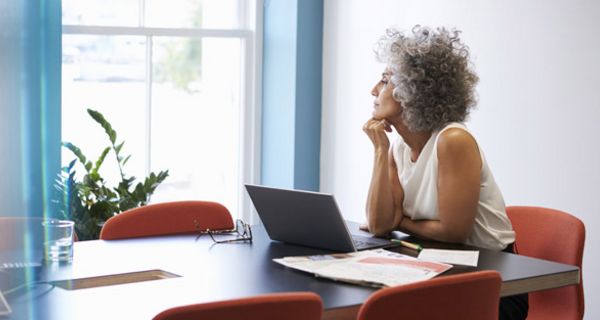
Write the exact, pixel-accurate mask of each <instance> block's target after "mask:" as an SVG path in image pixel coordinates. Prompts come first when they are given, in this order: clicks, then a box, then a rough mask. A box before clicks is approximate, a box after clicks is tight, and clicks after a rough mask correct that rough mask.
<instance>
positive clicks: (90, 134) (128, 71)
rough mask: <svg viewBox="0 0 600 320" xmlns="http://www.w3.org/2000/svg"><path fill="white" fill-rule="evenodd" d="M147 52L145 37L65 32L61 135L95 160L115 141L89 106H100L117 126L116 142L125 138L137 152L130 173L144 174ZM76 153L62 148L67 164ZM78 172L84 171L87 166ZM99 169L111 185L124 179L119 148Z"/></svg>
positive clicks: (133, 152) (131, 151)
mask: <svg viewBox="0 0 600 320" xmlns="http://www.w3.org/2000/svg"><path fill="white" fill-rule="evenodd" d="M145 52H146V41H145V38H144V37H133V36H87V35H64V36H63V64H62V140H63V141H68V142H72V143H73V144H75V145H76V146H78V147H79V148H81V150H82V151H83V153H84V155H85V156H86V157H87V158H88V160H91V161H92V162H94V161H95V160H96V159H97V158H98V156H99V155H100V153H101V152H102V150H103V149H104V148H105V147H107V146H109V145H110V141H109V139H108V137H107V135H106V133H105V132H104V129H103V128H102V127H101V126H100V125H99V124H97V123H96V122H95V121H94V120H93V119H92V118H91V117H90V116H89V115H88V114H87V112H86V109H87V108H91V109H94V110H97V111H100V112H101V113H102V114H103V115H104V117H105V118H106V119H107V120H108V121H109V122H110V123H111V124H112V127H113V129H114V130H115V131H116V132H117V142H120V141H122V140H125V141H126V142H125V145H124V147H123V150H122V153H123V154H124V155H128V154H131V155H132V156H131V159H130V160H129V162H128V163H127V164H126V165H125V168H124V172H125V174H127V175H129V176H131V175H133V176H135V177H138V178H142V177H143V176H144V174H145V163H146V161H145V160H146V156H145V154H146V149H145V129H144V128H145V107H144V97H145V91H144V90H145V82H144V79H145ZM73 159H75V156H74V155H73V154H72V153H71V152H70V151H69V150H67V149H65V148H63V151H62V162H63V165H66V164H68V163H69V162H70V161H71V160H73ZM77 172H78V174H79V175H80V176H81V175H82V174H83V172H84V169H83V167H81V166H78V167H77ZM100 174H101V175H102V176H103V177H104V178H105V179H106V180H107V182H108V184H109V186H116V183H117V182H118V181H120V174H119V171H118V166H117V162H116V159H115V155H114V153H112V152H111V153H109V154H108V156H107V157H106V159H105V161H104V165H103V166H102V168H101V169H100Z"/></svg>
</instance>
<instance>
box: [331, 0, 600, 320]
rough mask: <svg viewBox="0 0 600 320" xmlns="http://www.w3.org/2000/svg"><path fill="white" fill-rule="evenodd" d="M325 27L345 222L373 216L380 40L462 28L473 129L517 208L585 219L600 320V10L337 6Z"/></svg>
mask: <svg viewBox="0 0 600 320" xmlns="http://www.w3.org/2000/svg"><path fill="white" fill-rule="evenodd" d="M324 21H325V23H324V49H323V50H324V56H323V131H322V146H321V190H322V191H324V192H331V193H334V194H335V195H336V197H337V199H338V202H339V205H340V207H341V209H342V210H343V212H344V214H345V216H346V217H347V218H348V219H351V220H363V216H364V204H365V199H366V193H367V189H368V184H369V179H370V174H371V168H372V157H373V155H372V147H371V145H370V142H369V140H368V139H367V137H366V136H365V135H364V134H363V133H362V131H361V127H362V124H363V123H364V122H365V121H366V120H367V119H368V118H369V117H370V114H371V108H372V101H373V97H371V95H370V90H371V87H372V86H373V85H374V84H375V82H376V81H377V80H378V79H379V77H380V73H381V71H382V69H383V65H381V64H379V63H377V62H376V61H375V58H374V55H373V46H374V44H375V42H376V41H377V39H378V37H379V36H380V35H381V34H382V33H383V32H384V30H385V28H386V27H388V26H397V27H400V28H401V29H404V30H410V28H411V27H412V26H413V25H415V24H422V25H428V26H447V27H456V28H457V29H459V30H462V31H463V34H462V38H463V40H464V41H465V42H466V43H467V44H468V45H469V46H470V48H471V54H472V58H473V62H474V64H475V68H476V70H477V72H478V74H479V76H480V79H481V80H480V83H479V86H478V93H479V104H478V107H477V110H475V111H474V112H473V113H472V114H471V118H470V120H469V122H468V126H469V128H470V129H471V131H472V132H474V134H475V136H476V137H477V139H478V141H479V143H480V146H481V147H482V148H483V151H484V152H485V154H486V158H487V159H488V161H489V163H490V166H491V168H492V170H493V172H494V175H495V177H496V180H497V182H498V184H499V185H500V187H501V189H502V190H503V193H504V197H505V200H506V203H507V204H508V205H516V204H522V205H539V206H547V207H552V208H556V209H561V210H564V211H567V212H570V213H572V214H574V215H576V216H577V217H579V218H580V219H581V220H583V222H584V223H585V225H586V229H587V240H586V246H587V247H586V249H585V252H584V265H583V277H584V278H583V279H584V288H585V295H586V301H587V304H586V319H600V306H599V305H597V304H594V303H592V302H593V301H598V300H599V299H600V284H599V282H600V281H599V280H600V277H599V276H598V275H597V273H595V272H592V271H595V270H598V269H600V251H598V250H594V249H593V246H594V243H598V242H600V236H599V234H598V232H597V230H598V227H599V226H600V219H599V218H598V217H597V216H598V215H599V214H600V200H599V199H600V196H599V195H598V194H599V193H600V192H599V191H600V188H599V187H598V184H600V169H599V166H598V164H600V150H599V146H600V143H598V141H597V136H598V135H597V131H596V130H595V128H598V126H597V125H596V124H597V122H598V120H600V86H599V84H600V62H599V61H598V59H599V58H600V2H598V1H594V0H576V1H573V0H571V1H567V0H554V1H541V0H538V1H516V0H510V1H502V0H494V1H469V0H455V1H444V0H438V1H433V0H431V1H423V0H414V1H397V0H371V1H360V0H352V1H350V0H327V1H325V17H324Z"/></svg>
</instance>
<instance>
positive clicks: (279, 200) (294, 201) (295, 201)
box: [245, 184, 395, 252]
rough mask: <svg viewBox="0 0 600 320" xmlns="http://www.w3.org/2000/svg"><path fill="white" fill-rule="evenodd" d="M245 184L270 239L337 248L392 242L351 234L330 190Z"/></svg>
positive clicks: (353, 248)
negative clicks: (327, 191) (291, 188)
mask: <svg viewBox="0 0 600 320" xmlns="http://www.w3.org/2000/svg"><path fill="white" fill-rule="evenodd" d="M245 186H246V190H247V191H248V195H250V199H251V200H252V203H254V207H255V208H256V211H257V212H258V215H259V216H260V219H261V220H262V223H263V224H264V226H265V229H266V231H267V234H268V235H269V237H270V238H271V240H276V241H282V242H287V243H292V244H297V245H302V246H307V247H313V248H319V249H327V250H333V251H338V252H353V251H360V250H366V249H375V248H384V247H390V246H395V244H394V243H392V242H391V241H389V240H386V239H381V238H375V237H365V236H360V235H353V234H351V233H350V232H349V231H348V227H347V226H346V222H345V221H344V219H343V217H342V215H341V213H340V210H339V208H338V206H337V203H336V202H335V198H334V197H333V195H331V194H326V193H320V192H311V191H301V190H290V189H278V188H272V187H265V186H260V185H250V184H246V185H245Z"/></svg>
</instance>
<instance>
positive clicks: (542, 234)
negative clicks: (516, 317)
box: [506, 207, 585, 320]
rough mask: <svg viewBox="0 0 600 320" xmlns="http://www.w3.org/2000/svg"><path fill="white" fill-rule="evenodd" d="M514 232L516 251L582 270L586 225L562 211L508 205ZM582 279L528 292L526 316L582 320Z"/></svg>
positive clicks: (533, 319)
mask: <svg viewBox="0 0 600 320" xmlns="http://www.w3.org/2000/svg"><path fill="white" fill-rule="evenodd" d="M506 213H507V214H508V218H509V219H510V221H511V222H512V225H513V228H514V230H515V232H516V234H517V240H516V246H517V250H518V252H519V254H522V255H525V256H530V257H535V258H540V259H545V260H551V261H555V262H560V263H565V264H570V265H575V266H578V267H579V270H580V272H581V261H582V260H583V246H584V242H585V226H584V224H583V222H581V220H579V219H577V218H576V217H574V216H572V215H570V214H568V213H566V212H562V211H558V210H554V209H548V208H540V207H507V208H506ZM583 311H584V300H583V281H582V278H581V273H580V279H579V284H578V285H573V286H568V287H564V288H559V289H552V290H545V291H540V292H534V293H530V294H529V315H528V317H527V319H532V320H535V319H546V320H548V319H563V320H564V319H582V318H583Z"/></svg>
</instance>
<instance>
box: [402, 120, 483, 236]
mask: <svg viewBox="0 0 600 320" xmlns="http://www.w3.org/2000/svg"><path fill="white" fill-rule="evenodd" d="M437 155H438V181H437V189H438V212H439V220H423V221H413V220H410V219H403V220H402V221H401V224H400V230H402V231H404V232H407V233H410V234H414V235H417V236H420V237H423V238H428V239H433V240H437V241H444V242H457V243H461V242H464V241H465V240H466V239H467V238H468V237H469V235H470V234H471V232H472V230H473V224H474V223H475V215H476V213H477V203H478V201H479V188H480V175H481V166H482V161H481V155H480V153H479V148H478V147H477V143H476V142H475V140H474V139H473V137H472V136H471V135H470V134H469V133H468V132H467V131H465V130H462V129H458V128H451V129H448V130H446V131H444V132H443V133H442V134H441V135H440V137H439V139H438V144H437Z"/></svg>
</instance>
